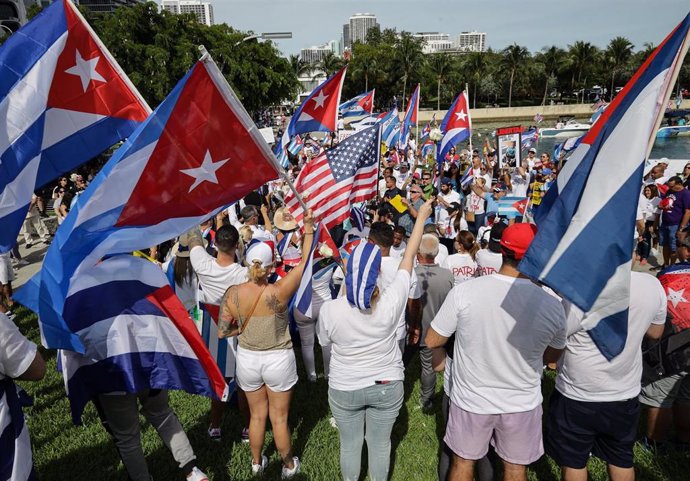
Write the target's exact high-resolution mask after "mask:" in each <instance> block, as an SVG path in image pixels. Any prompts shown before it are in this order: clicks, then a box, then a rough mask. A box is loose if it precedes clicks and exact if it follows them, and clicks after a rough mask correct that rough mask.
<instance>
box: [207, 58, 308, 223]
mask: <svg viewBox="0 0 690 481" xmlns="http://www.w3.org/2000/svg"><path fill="white" fill-rule="evenodd" d="M198 48H199V53H201V57H200V58H199V61H200V62H203V63H204V64H205V65H206V67H207V71H208V73H209V75H210V76H211V79H212V80H213V81H214V83H215V84H216V86H217V87H218V90H220V91H221V92H222V93H223V94H224V97H225V100H226V101H227V102H228V103H229V104H231V105H232V107H234V110H235V111H236V112H237V118H238V120H239V121H240V122H241V123H242V125H243V126H244V128H245V129H247V132H248V133H249V135H251V136H252V137H254V140H255V141H256V144H257V145H258V146H259V148H260V149H261V150H262V151H263V153H264V155H265V156H266V158H267V159H268V160H269V162H270V163H271V167H273V170H275V171H276V173H277V174H278V176H279V177H281V178H282V179H283V180H284V181H285V182H287V184H288V186H289V187H290V189H291V190H292V192H293V193H294V194H295V197H296V198H297V201H298V202H299V204H300V205H301V206H302V209H304V212H305V213H306V212H307V210H308V208H307V204H305V203H304V199H302V196H301V195H300V194H299V192H297V189H295V185H294V184H293V183H292V181H291V180H290V179H289V178H288V175H287V172H285V169H283V167H282V166H281V165H280V163H279V162H278V159H277V158H276V156H275V154H274V153H273V151H272V150H271V149H270V148H269V147H268V144H267V143H266V141H265V140H264V138H263V135H261V132H259V129H258V128H257V126H256V124H255V123H254V121H253V120H252V118H251V117H250V116H249V114H248V113H247V110H246V109H245V108H244V105H242V102H240V99H239V98H237V95H235V92H234V91H233V90H232V87H230V84H228V81H227V80H226V79H225V77H224V76H223V74H222V73H221V71H220V69H219V68H218V65H217V64H216V62H215V60H213V57H211V54H210V53H209V52H208V50H206V47H204V46H203V45H199V47H198ZM285 148H287V146H285Z"/></svg>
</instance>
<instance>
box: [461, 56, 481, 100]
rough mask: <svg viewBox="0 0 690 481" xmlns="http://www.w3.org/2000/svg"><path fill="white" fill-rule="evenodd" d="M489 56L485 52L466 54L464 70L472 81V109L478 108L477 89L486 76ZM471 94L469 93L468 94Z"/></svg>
mask: <svg viewBox="0 0 690 481" xmlns="http://www.w3.org/2000/svg"><path fill="white" fill-rule="evenodd" d="M486 67H487V56H486V54H485V53H484V52H471V53H468V54H466V57H465V62H463V65H462V68H463V70H464V71H465V73H466V74H467V75H468V76H469V78H470V79H471V80H472V108H473V109H475V108H477V87H478V85H479V84H480V83H481V80H482V78H483V77H484V76H485V75H486ZM468 93H469V92H468Z"/></svg>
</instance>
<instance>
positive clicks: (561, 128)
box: [539, 118, 592, 138]
mask: <svg viewBox="0 0 690 481" xmlns="http://www.w3.org/2000/svg"><path fill="white" fill-rule="evenodd" d="M590 127H592V125H591V124H588V123H581V122H578V121H577V120H575V119H572V118H571V119H569V120H567V121H565V122H564V121H561V120H559V121H558V123H556V126H555V127H550V128H549V127H545V128H541V129H539V137H555V138H567V137H579V136H581V135H583V134H584V133H586V132H587V131H588V130H589V129H590Z"/></svg>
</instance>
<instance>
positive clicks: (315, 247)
mask: <svg viewBox="0 0 690 481" xmlns="http://www.w3.org/2000/svg"><path fill="white" fill-rule="evenodd" d="M339 261H340V252H339V251H338V247H337V246H336V245H335V242H334V241H333V238H332V237H331V234H330V233H329V232H328V229H327V228H326V226H325V225H323V223H319V224H317V225H316V226H314V241H313V243H312V245H311V249H310V250H309V260H308V261H307V263H306V265H305V266H304V271H303V273H302V279H301V280H300V284H299V287H298V288H297V292H296V293H295V303H294V306H295V309H297V310H298V311H299V312H301V313H302V314H303V315H304V316H305V317H309V318H311V317H312V294H313V290H312V280H313V279H318V278H320V277H321V276H324V275H326V274H327V273H328V272H330V271H331V270H333V269H335V268H336V267H337V266H338V262H339Z"/></svg>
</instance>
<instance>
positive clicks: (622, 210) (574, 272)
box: [520, 15, 690, 359]
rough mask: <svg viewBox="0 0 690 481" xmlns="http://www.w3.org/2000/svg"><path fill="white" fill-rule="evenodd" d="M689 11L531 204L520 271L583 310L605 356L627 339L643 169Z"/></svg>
mask: <svg viewBox="0 0 690 481" xmlns="http://www.w3.org/2000/svg"><path fill="white" fill-rule="evenodd" d="M689 30H690V15H688V16H687V17H686V18H685V19H684V20H683V21H682V22H681V23H680V24H679V25H678V26H677V27H676V28H675V29H674V30H673V32H671V34H670V35H669V36H668V37H666V39H665V40H664V41H663V42H662V43H661V45H659V47H658V48H657V49H656V50H655V51H654V52H653V53H652V54H651V55H650V56H649V58H648V59H647V60H646V61H645V63H644V64H643V65H642V66H641V67H640V69H639V70H638V71H637V73H635V75H634V76H633V77H632V78H631V79H630V81H629V82H628V84H627V85H626V86H625V88H624V89H623V90H622V91H621V93H619V94H618V95H617V96H616V98H615V99H614V100H613V102H612V103H611V104H610V105H609V107H608V108H607V109H606V110H605V111H604V112H603V113H602V114H601V117H600V118H599V120H598V121H597V122H596V123H595V124H594V125H593V126H592V128H591V129H590V130H589V132H588V133H587V134H586V135H585V136H584V138H583V139H582V142H581V143H580V145H579V146H578V147H577V148H576V149H575V151H574V152H573V154H572V155H571V157H570V159H569V160H568V162H567V163H566V164H565V166H564V167H563V169H562V170H561V172H560V174H559V176H558V180H557V182H556V183H555V184H554V185H553V186H552V187H551V188H550V189H549V191H548V192H547V194H546V196H545V197H544V199H543V200H542V203H541V205H540V207H539V209H538V210H537V212H536V216H535V219H536V222H537V225H538V226H539V232H538V233H537V235H536V237H535V239H534V241H533V242H532V244H531V246H530V248H529V250H528V251H527V254H526V255H525V258H524V259H523V260H522V262H521V263H520V271H521V272H523V273H524V274H526V275H528V276H529V277H531V278H533V279H538V280H540V281H541V282H543V283H544V284H546V285H548V286H549V287H551V288H553V289H554V290H556V291H557V292H558V293H559V294H561V295H562V296H563V297H565V298H566V299H568V300H569V301H571V302H572V303H573V304H575V305H576V306H577V307H579V308H580V309H582V310H583V311H585V312H588V314H587V317H586V321H585V323H584V324H583V327H584V328H586V329H588V330H589V333H590V335H591V337H592V339H593V340H594V341H595V343H596V344H597V346H598V347H599V350H600V351H601V352H602V354H603V355H604V356H605V357H606V358H607V359H612V358H613V357H615V356H616V355H618V354H619V353H620V352H621V350H622V349H623V347H624V346H625V341H626V336H627V325H628V305H629V302H630V295H629V294H630V290H629V289H630V268H631V257H632V251H633V229H634V228H635V217H636V215H635V213H636V208H637V203H638V198H639V194H640V186H641V184H642V170H643V166H644V163H645V158H646V157H647V156H648V154H649V150H650V148H651V145H652V144H651V142H653V141H654V138H655V135H654V134H655V132H656V129H657V127H658V125H659V121H660V119H661V115H662V114H663V110H664V109H665V107H666V101H667V99H668V97H669V94H670V92H671V89H672V87H673V82H674V79H675V77H676V75H677V72H678V69H679V68H680V65H681V64H682V62H683V59H684V57H685V54H686V52H687V49H688V31H689Z"/></svg>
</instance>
